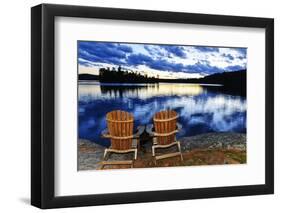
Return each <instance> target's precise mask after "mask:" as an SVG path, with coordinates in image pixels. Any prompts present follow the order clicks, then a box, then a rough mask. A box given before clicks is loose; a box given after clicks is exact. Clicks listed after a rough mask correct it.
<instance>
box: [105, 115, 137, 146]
mask: <svg viewBox="0 0 281 213" xmlns="http://www.w3.org/2000/svg"><path fill="white" fill-rule="evenodd" d="M106 121H107V128H108V132H109V135H110V139H111V148H113V149H117V150H126V149H131V148H132V142H133V128H134V117H133V114H131V113H128V112H125V111H120V110H116V111H112V112H109V113H107V114H106Z"/></svg>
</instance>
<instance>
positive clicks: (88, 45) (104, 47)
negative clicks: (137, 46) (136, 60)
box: [78, 41, 133, 64]
mask: <svg viewBox="0 0 281 213" xmlns="http://www.w3.org/2000/svg"><path fill="white" fill-rule="evenodd" d="M78 48H79V52H78V57H79V58H82V59H85V60H88V61H92V62H99V63H110V64H116V63H117V64H118V63H120V64H124V62H122V60H121V59H122V58H126V56H127V54H129V53H132V51H133V50H132V48H131V47H129V46H126V45H121V44H113V43H107V42H84V41H83V42H79V43H78Z"/></svg>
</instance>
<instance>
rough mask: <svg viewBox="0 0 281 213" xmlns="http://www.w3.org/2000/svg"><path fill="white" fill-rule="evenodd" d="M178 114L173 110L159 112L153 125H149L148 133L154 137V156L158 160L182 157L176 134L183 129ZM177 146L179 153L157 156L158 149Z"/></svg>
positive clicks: (154, 118)
mask: <svg viewBox="0 0 281 213" xmlns="http://www.w3.org/2000/svg"><path fill="white" fill-rule="evenodd" d="M177 118H178V114H177V112H175V111H173V110H167V111H160V112H157V113H156V114H155V115H154V117H153V123H154V124H153V125H152V124H150V125H147V128H146V131H147V132H148V133H149V134H150V136H152V137H153V145H152V156H154V157H155V163H156V161H157V160H160V159H164V158H169V157H174V156H180V157H181V160H183V157H182V153H181V146H180V142H179V141H177V140H176V133H177V132H178V131H179V130H180V129H181V125H180V124H179V123H177ZM171 146H177V148H178V151H177V152H173V153H168V154H162V155H156V149H158V148H168V147H171Z"/></svg>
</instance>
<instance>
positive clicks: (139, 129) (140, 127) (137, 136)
mask: <svg viewBox="0 0 281 213" xmlns="http://www.w3.org/2000/svg"><path fill="white" fill-rule="evenodd" d="M144 130H145V126H138V127H137V132H136V133H135V134H134V138H139V137H140V135H141V134H142V133H143V132H144Z"/></svg>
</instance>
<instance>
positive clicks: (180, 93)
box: [79, 82, 247, 145]
mask: <svg viewBox="0 0 281 213" xmlns="http://www.w3.org/2000/svg"><path fill="white" fill-rule="evenodd" d="M116 109H121V110H126V111H129V112H132V113H133V114H134V117H135V126H137V125H145V124H147V123H150V122H152V117H153V115H154V114H155V113H156V112H158V111H160V110H164V109H174V110H176V111H177V112H178V114H179V121H180V122H181V123H182V125H183V131H182V132H181V133H180V134H179V136H189V135H196V134H201V133H205V132H246V110H247V105H246V99H245V97H241V96H232V95H228V94H224V93H221V92H219V91H213V90H211V89H210V88H208V87H205V86H200V85H195V84H194V85H188V84H167V83H163V84H151V85H147V84H134V85H130V84H127V85H120V84H110V85H100V84H99V83H98V82H95V83H80V84H79V137H80V138H86V139H90V140H92V141H95V142H97V143H101V144H105V145H108V142H106V141H105V140H104V139H101V138H100V132H101V131H102V130H103V129H104V128H106V122H105V115H106V113H107V112H109V111H112V110H116Z"/></svg>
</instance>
